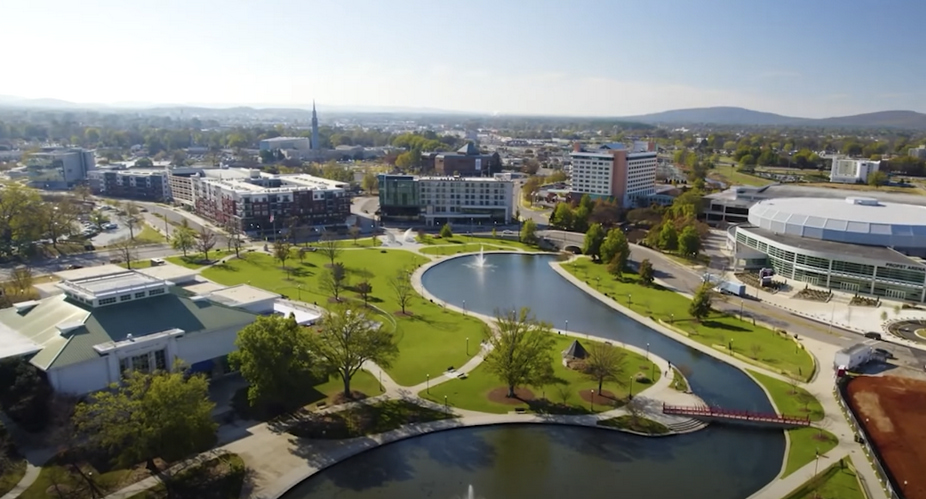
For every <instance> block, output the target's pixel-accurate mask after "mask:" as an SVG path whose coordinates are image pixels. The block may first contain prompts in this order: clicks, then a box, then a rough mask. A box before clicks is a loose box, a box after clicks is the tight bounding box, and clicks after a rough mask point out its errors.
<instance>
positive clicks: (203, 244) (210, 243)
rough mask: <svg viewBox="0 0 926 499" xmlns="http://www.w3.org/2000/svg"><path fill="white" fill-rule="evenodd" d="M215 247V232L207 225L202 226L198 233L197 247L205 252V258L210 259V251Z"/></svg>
mask: <svg viewBox="0 0 926 499" xmlns="http://www.w3.org/2000/svg"><path fill="white" fill-rule="evenodd" d="M214 247H215V234H214V233H212V232H210V231H209V229H207V228H206V227H202V228H201V229H200V230H199V233H198V234H196V249H198V250H199V251H200V252H201V253H202V254H203V259H204V260H207V261H208V260H209V251H211V250H212V248H214Z"/></svg>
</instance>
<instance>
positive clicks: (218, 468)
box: [128, 453, 247, 499]
mask: <svg viewBox="0 0 926 499" xmlns="http://www.w3.org/2000/svg"><path fill="white" fill-rule="evenodd" d="M246 471H247V468H246V467H245V464H244V460H243V459H241V457H240V456H239V455H238V454H230V453H229V454H223V455H221V456H219V457H216V458H213V459H210V460H208V461H205V462H203V463H201V464H198V465H195V466H191V467H190V468H189V469H186V470H183V471H182V472H180V474H178V475H177V476H176V477H175V478H174V485H173V487H174V490H175V491H178V492H180V495H186V494H189V495H190V496H193V495H196V496H199V497H209V498H211V499H238V498H239V497H240V496H241V488H242V487H243V486H244V479H245V476H246ZM204 487H205V488H204ZM184 492H185V493H186V494H183V493H184ZM166 497H167V491H166V490H165V488H164V484H160V483H159V484H158V485H155V486H154V487H152V488H150V489H148V490H145V491H143V492H139V493H138V494H135V495H133V496H130V497H129V498H128V499H164V498H166Z"/></svg>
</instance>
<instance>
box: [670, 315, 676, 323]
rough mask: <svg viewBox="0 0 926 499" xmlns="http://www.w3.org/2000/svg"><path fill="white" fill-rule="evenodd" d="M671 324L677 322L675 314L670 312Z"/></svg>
mask: <svg viewBox="0 0 926 499" xmlns="http://www.w3.org/2000/svg"><path fill="white" fill-rule="evenodd" d="M669 317H670V319H669V324H675V314H669Z"/></svg>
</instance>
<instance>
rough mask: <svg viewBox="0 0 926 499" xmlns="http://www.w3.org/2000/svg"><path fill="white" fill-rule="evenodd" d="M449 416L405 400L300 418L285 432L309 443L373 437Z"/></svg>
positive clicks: (451, 415) (449, 416) (387, 401)
mask: <svg viewBox="0 0 926 499" xmlns="http://www.w3.org/2000/svg"><path fill="white" fill-rule="evenodd" d="M454 417H455V416H454V415H453V414H450V413H447V412H443V411H439V410H435V409H430V408H427V407H422V406H420V405H418V404H415V403H413V402H409V401H406V400H386V401H383V402H377V403H375V404H360V405H358V406H356V407H352V408H349V409H345V410H343V411H338V412H329V413H325V414H310V415H306V416H304V417H300V418H299V420H298V421H297V422H296V423H295V424H294V425H292V426H291V427H290V428H289V429H288V431H289V433H291V434H292V435H295V436H297V437H303V438H313V439H342V438H354V437H360V436H363V435H376V434H378V433H385V432H387V431H391V430H395V429H396V428H399V427H401V426H404V425H406V424H411V423H425V422H428V421H441V420H444V419H453V418H454Z"/></svg>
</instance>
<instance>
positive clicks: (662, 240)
mask: <svg viewBox="0 0 926 499" xmlns="http://www.w3.org/2000/svg"><path fill="white" fill-rule="evenodd" d="M659 248H660V249H663V250H665V251H675V250H676V249H677V248H678V232H676V231H675V226H674V225H673V224H672V223H664V224H662V228H661V229H660V230H659Z"/></svg>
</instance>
